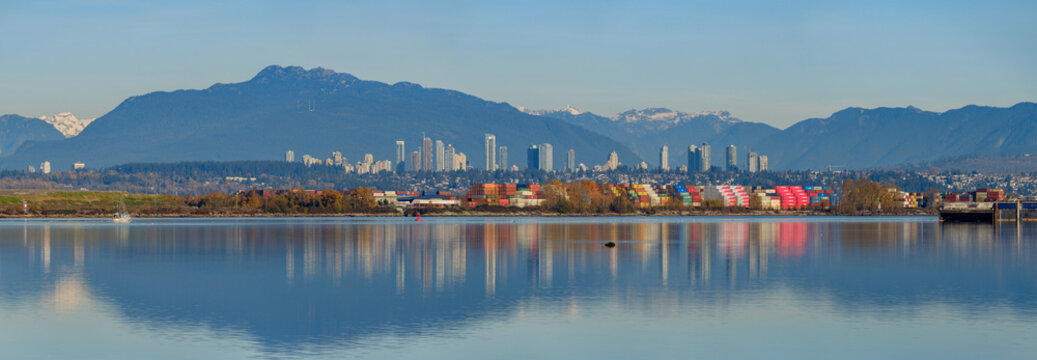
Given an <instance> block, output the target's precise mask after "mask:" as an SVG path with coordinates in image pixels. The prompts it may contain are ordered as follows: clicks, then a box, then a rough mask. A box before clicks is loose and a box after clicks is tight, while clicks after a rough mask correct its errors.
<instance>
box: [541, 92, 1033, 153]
mask: <svg viewBox="0 0 1037 360" xmlns="http://www.w3.org/2000/svg"><path fill="white" fill-rule="evenodd" d="M527 112H529V113H532V114H537V115H542V116H548V117H553V118H557V119H562V120H565V121H567V122H569V123H572V124H576V125H580V126H583V127H586V128H587V129H590V130H592V131H595V132H598V133H600V134H604V135H607V136H609V137H611V138H613V139H616V140H618V141H620V142H622V143H625V144H627V145H628V146H630V147H631V148H633V149H634V151H636V152H637V153H638V154H639V155H640V156H641V157H643V158H645V159H646V160H648V161H650V162H652V163H653V164H657V163H658V149H659V146H660V145H663V144H666V145H669V147H670V163H671V164H672V165H671V166H679V165H681V164H684V163H685V162H686V161H687V156H686V149H687V146H688V145H690V144H700V143H702V142H708V143H710V145H712V148H713V151H712V152H713V163H714V164H717V165H720V164H722V163H723V161H724V157H725V151H724V148H725V147H727V146H728V145H732V144H733V145H735V146H737V147H738V164H739V165H740V166H741V167H743V168H744V166H745V161H746V160H745V155H746V153H747V149H751V150H753V151H755V152H758V153H761V154H764V155H767V156H768V160H769V165H770V167H771V168H772V169H817V170H820V169H826V168H828V167H830V166H833V167H837V168H848V169H862V168H878V167H887V166H892V165H897V164H904V163H917V162H924V161H932V160H937V159H944V158H948V157H955V156H965V155H968V156H977V155H1015V154H1023V153H1033V152H1037V104H1034V103H1020V104H1017V105H1015V106H1013V107H1010V108H996V107H986V106H975V105H970V106H966V107H963V108H961V109H956V110H950V111H947V112H944V113H936V112H930V111H923V110H919V109H917V108H914V107H907V108H877V109H861V108H848V109H845V110H842V111H839V112H836V113H835V114H832V116H830V117H828V118H826V119H807V120H804V121H801V122H799V123H796V124H795V125H792V126H790V127H789V128H787V129H785V130H778V129H776V128H773V127H771V126H769V125H766V124H761V123H754V122H746V121H741V120H738V119H736V118H734V117H731V115H730V114H728V113H727V112H699V113H682V112H677V111H672V110H669V109H664V108H648V109H644V110H630V111H626V112H623V113H620V114H617V115H615V116H613V117H610V118H606V117H602V116H598V115H595V114H592V113H588V112H581V111H579V110H576V109H575V108H572V107H566V108H564V109H561V110H539V111H530V110H527Z"/></svg>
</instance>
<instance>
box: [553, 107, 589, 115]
mask: <svg viewBox="0 0 1037 360" xmlns="http://www.w3.org/2000/svg"><path fill="white" fill-rule="evenodd" d="M558 111H564V112H567V113H569V114H571V115H580V114H583V111H580V110H579V109H577V108H574V107H573V106H572V105H565V107H564V108H562V109H561V110H558Z"/></svg>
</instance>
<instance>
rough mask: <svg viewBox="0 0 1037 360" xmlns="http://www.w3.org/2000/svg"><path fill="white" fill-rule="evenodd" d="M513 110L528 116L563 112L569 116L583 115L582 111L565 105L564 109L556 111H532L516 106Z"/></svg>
mask: <svg viewBox="0 0 1037 360" xmlns="http://www.w3.org/2000/svg"><path fill="white" fill-rule="evenodd" d="M515 108H516V109H518V111H521V112H524V113H526V114H530V115H544V114H552V113H563V112H564V113H568V114H569V115H580V114H583V111H580V109H577V108H575V107H573V106H572V105H566V106H565V107H563V108H561V109H558V110H533V109H530V108H527V107H525V106H516V107H515Z"/></svg>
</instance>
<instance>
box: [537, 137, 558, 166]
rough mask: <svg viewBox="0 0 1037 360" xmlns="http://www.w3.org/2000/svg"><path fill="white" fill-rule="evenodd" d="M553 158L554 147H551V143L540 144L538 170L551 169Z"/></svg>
mask: <svg viewBox="0 0 1037 360" xmlns="http://www.w3.org/2000/svg"><path fill="white" fill-rule="evenodd" d="M554 159H555V156H554V148H553V147H551V144H548V143H544V144H543V145H540V170H544V171H553V170H554V162H555V161H554Z"/></svg>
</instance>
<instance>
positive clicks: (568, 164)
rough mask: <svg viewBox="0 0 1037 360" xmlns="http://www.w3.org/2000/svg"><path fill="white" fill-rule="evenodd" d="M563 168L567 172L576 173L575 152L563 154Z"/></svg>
mask: <svg viewBox="0 0 1037 360" xmlns="http://www.w3.org/2000/svg"><path fill="white" fill-rule="evenodd" d="M565 168H566V169H567V170H569V171H576V150H573V149H569V151H568V152H567V153H566V154H565Z"/></svg>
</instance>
